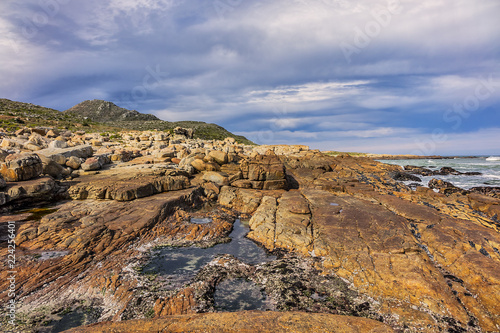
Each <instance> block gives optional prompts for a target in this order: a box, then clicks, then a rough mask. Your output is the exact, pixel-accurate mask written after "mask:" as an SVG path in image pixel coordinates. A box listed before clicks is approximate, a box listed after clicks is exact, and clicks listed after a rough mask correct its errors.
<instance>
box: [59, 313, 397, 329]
mask: <svg viewBox="0 0 500 333" xmlns="http://www.w3.org/2000/svg"><path fill="white" fill-rule="evenodd" d="M153 331H154V332H214V333H215V332H277V333H278V332H280V333H281V332H345V333H350V332H367V333H371V332H373V333H375V332H377V333H382V332H393V330H392V329H391V328H390V327H389V326H387V325H384V324H382V323H380V322H377V321H375V320H370V319H366V318H358V317H349V316H337V315H331V314H321V313H305V312H284V313H283V312H281V313H280V312H260V311H245V312H236V313H227V312H226V313H204V314H192V315H183V316H170V317H166V318H161V319H156V320H149V321H148V320H134V321H127V322H123V323H100V324H96V325H91V326H88V327H82V328H76V329H73V330H69V331H67V332H68V333H79V332H96V333H101V332H102V333H107V332H153Z"/></svg>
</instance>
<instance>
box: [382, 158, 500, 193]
mask: <svg viewBox="0 0 500 333" xmlns="http://www.w3.org/2000/svg"><path fill="white" fill-rule="evenodd" d="M379 162H382V163H387V164H395V165H401V166H405V165H414V166H419V167H424V168H427V169H430V170H435V171H438V170H439V169H441V168H442V167H451V168H453V169H455V170H457V171H460V172H480V173H481V175H478V176H467V175H444V176H440V175H436V176H421V175H416V176H417V177H419V178H420V179H422V182H421V185H424V186H427V184H428V183H429V180H431V179H432V178H436V179H442V180H444V181H447V182H450V183H452V184H453V185H455V186H458V187H460V188H463V189H466V190H468V189H470V188H472V187H476V186H500V158H499V159H496V158H491V157H488V156H484V157H476V158H453V159H418V160H381V161H379ZM405 183H415V182H414V181H409V182H405Z"/></svg>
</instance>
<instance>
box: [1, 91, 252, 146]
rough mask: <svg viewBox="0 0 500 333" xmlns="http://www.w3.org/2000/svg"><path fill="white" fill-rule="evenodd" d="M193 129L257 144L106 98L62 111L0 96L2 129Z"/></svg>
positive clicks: (216, 127) (205, 134) (212, 127)
mask: <svg viewBox="0 0 500 333" xmlns="http://www.w3.org/2000/svg"><path fill="white" fill-rule="evenodd" d="M178 126H180V127H184V128H192V129H193V130H194V137H195V138H200V139H204V140H213V139H215V140H223V139H225V138H227V137H232V138H235V139H236V141H238V142H240V143H244V144H253V142H251V141H249V140H248V139H247V138H245V137H244V136H240V135H235V134H233V133H231V132H229V131H228V130H226V129H225V128H223V127H222V126H219V125H217V124H208V123H205V122H201V121H177V122H170V121H164V120H160V119H159V118H158V117H156V116H154V115H152V114H144V113H140V112H138V111H135V110H127V109H125V108H122V107H119V106H117V105H115V104H113V103H111V102H107V101H102V100H91V101H84V102H82V103H80V104H77V105H75V106H73V107H72V108H70V109H68V110H66V111H63V112H61V111H58V110H55V109H50V108H46V107H43V106H40V105H35V104H31V103H23V102H16V101H11V100H9V99H5V98H0V128H4V129H6V130H9V131H10V130H16V129H18V128H21V127H57V128H68V129H84V130H85V131H93V132H99V131H119V130H138V131H146V130H155V129H157V130H160V131H169V130H171V129H174V128H175V127H178Z"/></svg>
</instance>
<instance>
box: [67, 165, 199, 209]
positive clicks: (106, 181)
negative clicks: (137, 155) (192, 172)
mask: <svg viewBox="0 0 500 333" xmlns="http://www.w3.org/2000/svg"><path fill="white" fill-rule="evenodd" d="M189 186H190V184H189V180H188V178H187V177H186V174H185V173H184V172H182V171H177V170H173V169H164V168H161V167H153V166H152V165H143V166H142V167H141V166H123V167H117V168H113V169H109V170H105V171H101V172H100V173H99V174H97V175H82V176H80V177H79V178H78V179H77V180H75V184H74V185H72V186H71V187H70V188H69V195H70V196H71V198H73V199H78V200H83V199H112V200H117V201H130V200H134V199H138V198H143V197H147V196H151V195H153V194H157V193H162V192H167V191H176V190H182V189H185V188H187V187H189Z"/></svg>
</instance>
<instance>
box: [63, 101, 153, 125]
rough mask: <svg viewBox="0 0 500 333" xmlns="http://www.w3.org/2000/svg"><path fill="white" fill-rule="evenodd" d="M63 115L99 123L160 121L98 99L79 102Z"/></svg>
mask: <svg viewBox="0 0 500 333" xmlns="http://www.w3.org/2000/svg"><path fill="white" fill-rule="evenodd" d="M63 113H64V114H69V115H71V116H74V117H83V118H86V119H90V120H92V121H95V122H99V123H110V122H120V121H155V120H160V119H158V118H157V117H156V116H153V115H152V114H144V113H139V112H138V111H136V110H127V109H125V108H122V107H119V106H117V105H115V104H113V103H111V102H107V101H103V100H99V99H94V100H91V101H85V102H81V103H80V104H77V105H75V106H73V107H72V108H70V109H68V110H66V111H64V112H63Z"/></svg>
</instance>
